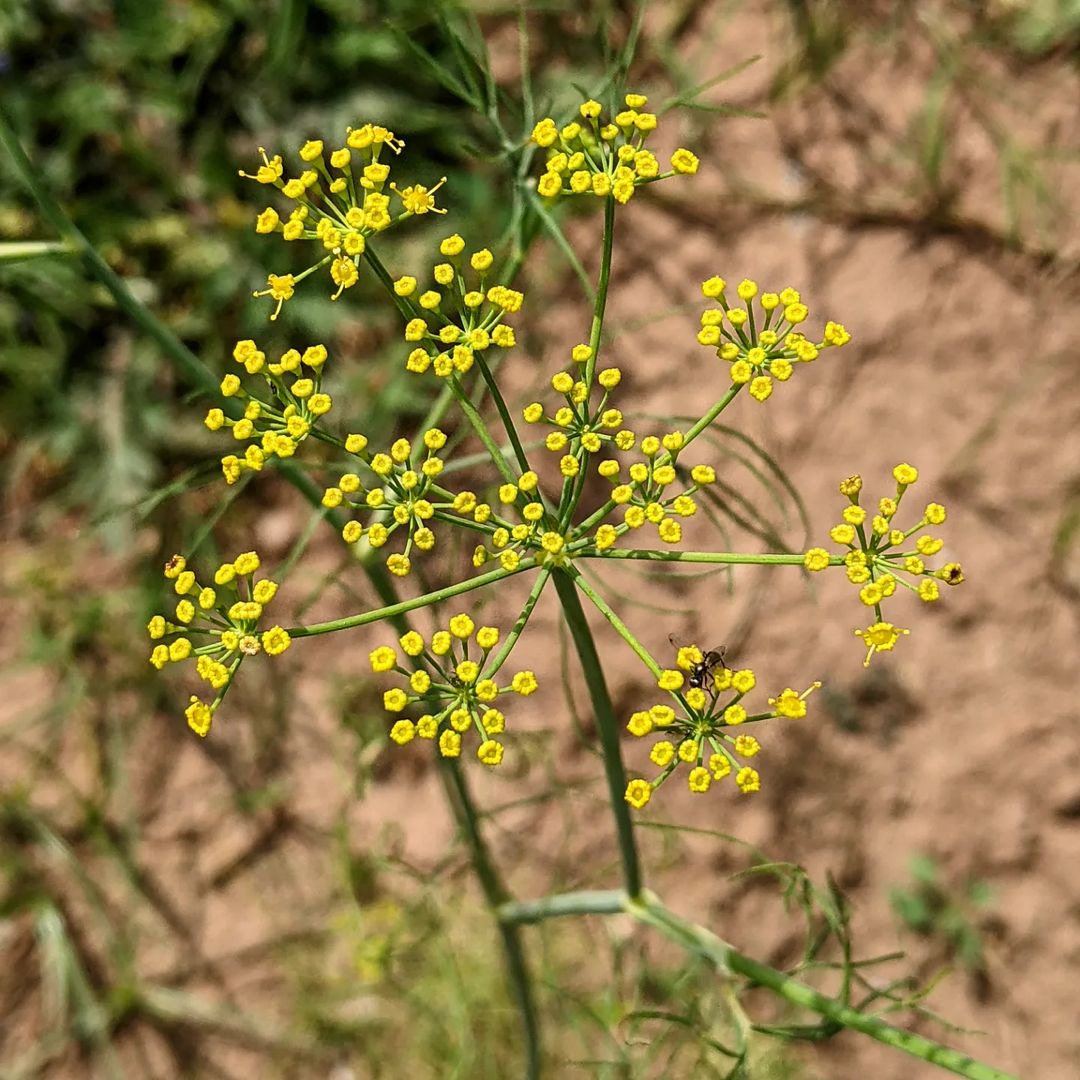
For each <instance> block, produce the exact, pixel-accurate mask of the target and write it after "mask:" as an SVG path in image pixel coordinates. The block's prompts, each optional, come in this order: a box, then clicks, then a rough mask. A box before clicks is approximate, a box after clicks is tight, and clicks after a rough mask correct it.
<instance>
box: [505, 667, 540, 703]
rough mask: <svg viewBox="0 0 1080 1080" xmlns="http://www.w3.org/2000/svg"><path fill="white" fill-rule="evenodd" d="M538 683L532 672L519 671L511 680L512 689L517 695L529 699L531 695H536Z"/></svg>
mask: <svg viewBox="0 0 1080 1080" xmlns="http://www.w3.org/2000/svg"><path fill="white" fill-rule="evenodd" d="M537 687H538V683H537V681H536V676H535V675H534V674H533V673H532V672H531V671H519V672H518V673H517V674H516V675H515V676H514V677H513V679H511V680H510V688H511V689H512V690H513V691H514V693H515V694H520V695H521V696H522V697H528V696H529V695H530V694H534V693H535V692H536V690H537Z"/></svg>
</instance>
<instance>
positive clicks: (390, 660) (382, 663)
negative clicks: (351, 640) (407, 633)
mask: <svg viewBox="0 0 1080 1080" xmlns="http://www.w3.org/2000/svg"><path fill="white" fill-rule="evenodd" d="M416 637H418V638H419V637H420V635H419V634H417V635H416ZM404 645H405V643H404V639H402V647H403V648H404ZM422 650H423V639H421V640H420V649H419V650H418V651H417V652H410V653H409V655H410V656H416V655H418V654H419V652H420V651H422ZM368 659H369V660H370V661H371V670H372V671H374V672H375V673H376V674H381V673H382V672H384V671H392V670H393V669H394V667H395V666H396V665H397V653H395V652H394V650H393V649H391V648H390V647H389V646H388V645H380V646H379V648H377V649H374V650H372V652H371V653H370V654H369V656H368Z"/></svg>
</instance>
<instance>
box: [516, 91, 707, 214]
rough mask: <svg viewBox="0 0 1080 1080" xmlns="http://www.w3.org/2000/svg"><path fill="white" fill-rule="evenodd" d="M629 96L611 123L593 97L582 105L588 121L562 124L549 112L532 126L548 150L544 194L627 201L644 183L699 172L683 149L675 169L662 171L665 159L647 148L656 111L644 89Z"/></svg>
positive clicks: (539, 188) (673, 159)
mask: <svg viewBox="0 0 1080 1080" xmlns="http://www.w3.org/2000/svg"><path fill="white" fill-rule="evenodd" d="M624 100H625V104H626V108H625V109H623V110H622V111H621V112H618V113H616V114H615V116H614V117H612V118H611V119H610V120H608V121H606V122H603V121H602V120H601V114H602V113H603V106H602V105H601V104H600V102H598V101H592V100H589V101H585V102H582V104H581V106H580V108H579V109H578V112H579V113H580V114H581V121H583V122H579V121H577V120H574V121H571V122H570V123H569V124H567V125H566V126H565V127H563V128H561V129H560V128H559V127H558V126H557V125H556V124H555V121H554V120H552V119H551V117H545V118H544V119H543V120H541V121H540V122H539V123H538V124H537V125H536V127H534V128H533V133H532V138H533V142H535V143H536V144H537V146H540V147H542V148H543V149H544V150H547V151H548V157H547V162H546V165H545V171H544V174H543V176H541V177H540V180H539V182H538V183H537V185H536V190H537V191H539V192H540V194H541V195H543V196H544V197H545V198H555V197H557V196H559V195H586V194H590V195H597V196H599V197H600V198H606V197H607V196H609V195H610V196H612V197H613V198H614V199H615V200H616V201H617V202H620V203H626V202H629V201H630V199H631V198H632V197H633V194H634V192H635V191H636V190H637V189H638V188H639V187H641V186H642V185H643V184H651V183H653V182H654V181H656V180H666V179H667V178H668V177H669V176H675V175H676V174H679V173H682V174H687V175H692V174H693V173H696V172H697V170H698V159H697V158H696V157H695V156H694V155H693V154H692V153H691V152H690V151H689V150H683V149H679V150H676V151H675V153H674V154H672V155H671V169H670V171H669V172H663V173H662V172H661V171H660V162H659V161H657V159H656V157H655V155H654V154H653V153H652V151H650V150H647V149H646V148H645V142H646V140H647V139H648V137H649V134H650V133H651V132H653V131H655V130H656V126H657V119H656V114H655V113H650V112H642V111H641V110H642V109H644V107H645V105H646V102H647V99H646V98H645V96H644V95H643V94H627V95H626V98H625V99H624Z"/></svg>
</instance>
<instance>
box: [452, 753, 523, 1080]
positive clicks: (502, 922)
mask: <svg viewBox="0 0 1080 1080" xmlns="http://www.w3.org/2000/svg"><path fill="white" fill-rule="evenodd" d="M439 764H440V766H441V771H442V779H443V786H444V787H445V789H446V796H447V799H448V801H449V803H450V808H451V809H452V810H453V813H454V818H455V819H456V821H457V823H458V828H459V829H460V830H461V834H462V837H463V838H464V840H465V843H466V845H467V846H468V848H469V854H470V855H471V857H472V864H473V869H474V870H475V871H476V877H477V880H478V881H479V882H480V888H481V889H482V890H483V893H484V899H485V900H486V901H487V904H488V907H489V908H490V909H491V911H492V913H493V914H494V915H495V918H496V921H497V922H498V926H499V933H500V934H501V935H502V940H503V952H504V954H505V957H506V974H507V977H508V978H509V980H510V986H511V988H512V990H513V993H514V998H515V1000H516V1001H517V1007H518V1012H519V1013H520V1015H521V1026H522V1034H523V1036H524V1044H525V1046H524V1050H525V1076H526V1078H527V1080H537V1078H538V1077H539V1076H540V1025H539V1022H538V1020H537V1015H536V1004H535V1002H534V1001H533V990H532V978H531V977H530V975H529V967H528V962H527V961H526V959H525V949H524V947H523V946H522V942H521V931H520V929H519V927H518V926H517V925H516V924H515V922H514V921H513V920H508V919H504V918H503V917H502V908H503V906H504V905H505V904H506V903H507V897H508V894H507V890H506V886H505V885H504V884H503V882H502V879H501V878H500V877H499V873H498V871H497V870H496V869H495V864H494V862H492V859H491V854H490V852H489V851H488V849H487V844H486V843H485V842H484V837H483V835H482V834H481V832H480V820H479V815H478V814H477V812H476V807H475V805H474V804H473V801H472V795H471V794H470V792H469V789H468V786H467V784H466V782H465V776H464V774H463V773H462V771H461V765H460V764H459V762H457V761H456V760H455V759H453V758H442V757H440V759H439Z"/></svg>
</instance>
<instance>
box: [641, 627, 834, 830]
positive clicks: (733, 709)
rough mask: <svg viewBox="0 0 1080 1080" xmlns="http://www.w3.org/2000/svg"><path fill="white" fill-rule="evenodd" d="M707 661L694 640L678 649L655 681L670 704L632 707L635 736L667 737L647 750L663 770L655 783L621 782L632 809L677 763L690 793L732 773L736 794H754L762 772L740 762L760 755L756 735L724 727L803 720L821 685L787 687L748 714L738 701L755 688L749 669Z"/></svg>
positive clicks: (698, 791) (662, 781)
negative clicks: (717, 665)
mask: <svg viewBox="0 0 1080 1080" xmlns="http://www.w3.org/2000/svg"><path fill="white" fill-rule="evenodd" d="M705 663H706V661H705V657H704V655H703V654H702V652H701V650H700V649H699V648H698V647H697V646H696V645H689V646H686V647H684V648H681V649H679V652H678V656H677V659H676V664H677V666H676V667H675V668H671V669H669V670H666V671H662V672H661V673H660V678H659V679H658V680H657V685H658V687H659V688H660V689H661V690H666V691H668V692H669V693H670V694H671V695H672V697H673V699H674V701H675V706H674V707H673V706H671V705H653V706H652V707H651V708H650V709H644V710H641V711H639V712H635V713H634V714H633V715H632V716H631V717H630V720H629V723H628V724H627V725H626V726H627V730H628V731H629V732H630V733H631V734H632V735H636V736H637V737H639V738H644V737H645V736H646V735H650V734H653V733H654V732H655V733H657V734H660V735H663V736H664V738H662V739H660V740H659V741H657V742H655V743H653V746H652V749H651V750H650V751H649V759H650V761H652V763H653V764H654V765H655V766H657V768H658V769H660V773H659V775H657V776H656V777H655V778H654V779H653V780H645V779H642V778H640V777H635V778H634V779H632V780H630V782H629V783H628V784H627V785H626V801H627V802H628V803H629V804H630V805H631V806H632V807H633V808H634V809H635V810H640V809H641V808H642V807H643V806H645V804H646V803H648V801H649V800H650V799H651V798H652V794H653V792H654V791H655V790H656V789H657V788H658V787H660V785H661V784H662V783H664V781H665V780H667V778H668V777H669V776H671V774H672V773H673V772H675V770H676V769H678V768H679V766H680V765H686V766H688V767H689V773H688V775H687V783H688V784H689V787H690V790H691V791H693V792H696V793H699V794H700V793H702V792H705V791H708V790H709V787H710V785H711V784H712V782H713V781H714V780H723V779H724V777H726V776H729V775H731V774H732V773H734V776H735V784H736V786H737V787H738V788H739V790H740V791H741V792H743V793H744V794H749V793H750V792H752V791H759V790H760V789H761V777H760V775H759V774H758V771H757V770H756V769H754V768H751V766H749V765H747V764H745V762H746V761H748V760H749V759H750V758H753V757H755V756H756V755H757V753H758V752H759V751H760V750H761V744H760V743H759V742H758V741H757V739H756V738H754V736H753V735H746V734H742V733H740V734H738V735H733V734H731V732H729V731H728V730H727V729H728V728H734V727H741V726H742V725H744V724H750V723H756V722H757V721H759V720H769V719H771V718H773V717H777V716H785V717H789V718H793V719H798V718H800V717H803V716H805V715H806V699H807V697H808V696H809V695H810V694H811V693H813V692H814V690H816V689H818V688H819V687H820V686H821V683H819V682H815V683H812V684H811V685H810V686H809V687H808V688H807V689H806V690H804V691H803V692H802V693H801V694H800V693H798V692H796V691H795V690H792V689H790V688H789V689H786V690H782V691H781V692H780V693H779V694H777V696H776V697H774V698H769V702H768V703H769V705H770V706H771V709H770V710H769V711H767V712H759V713H749V712H747V710H746V708H745V706H744V705H743V704H742V699H743V698H744V697H745V696H746V695H747V694H748V693H750V691H751V690H753V689H754V687H755V686H756V685H757V678H756V676H755V675H754V673H753V671H751V670H750V669H749V668H744V669H742V670H741V671H732V670H730V669H729V668H726V667H725V668H722V669H721V670H720V671H712V670H709V669H707V668H705V667H703V665H704V664H705ZM695 673H697V676H698V677H697V679H695V678H694V677H693V675H694V674H695ZM695 683H696V685H695ZM684 686H686V687H687V688H686V689H684Z"/></svg>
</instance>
